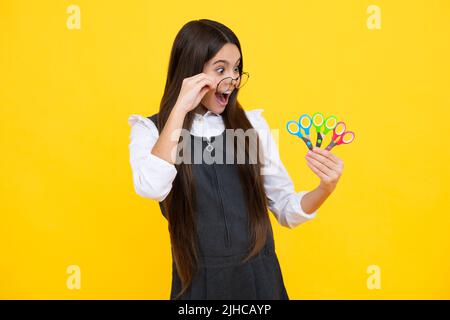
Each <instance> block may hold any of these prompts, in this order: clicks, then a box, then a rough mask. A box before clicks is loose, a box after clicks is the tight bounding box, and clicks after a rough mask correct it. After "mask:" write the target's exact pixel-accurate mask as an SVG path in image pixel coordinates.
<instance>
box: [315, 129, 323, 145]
mask: <svg viewBox="0 0 450 320" xmlns="http://www.w3.org/2000/svg"><path fill="white" fill-rule="evenodd" d="M322 141H323V136H322V134H321V133H320V132H317V139H316V147H317V148H320V146H321V145H322Z"/></svg>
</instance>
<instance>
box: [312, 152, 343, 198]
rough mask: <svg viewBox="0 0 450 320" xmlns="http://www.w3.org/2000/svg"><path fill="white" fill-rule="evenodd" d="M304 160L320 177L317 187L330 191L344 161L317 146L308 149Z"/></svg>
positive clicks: (334, 184) (340, 172) (336, 180)
mask: <svg viewBox="0 0 450 320" xmlns="http://www.w3.org/2000/svg"><path fill="white" fill-rule="evenodd" d="M306 162H307V164H308V166H309V167H310V168H311V170H312V171H313V172H314V173H315V174H316V175H317V176H318V177H319V178H320V186H319V187H320V188H322V189H324V190H325V191H327V192H330V193H331V192H332V191H333V190H334V188H336V184H337V183H338V181H339V178H340V177H341V174H342V170H343V169H344V162H343V161H342V160H341V159H339V158H338V157H337V156H335V155H334V154H332V153H331V152H330V151H328V150H325V149H320V148H317V147H313V151H308V154H307V155H306Z"/></svg>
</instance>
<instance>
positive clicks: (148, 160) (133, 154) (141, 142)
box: [128, 114, 177, 201]
mask: <svg viewBox="0 0 450 320" xmlns="http://www.w3.org/2000/svg"><path fill="white" fill-rule="evenodd" d="M128 124H129V125H130V126H131V132H130V144H129V152H130V164H131V171H132V175H133V185H134V189H135V191H136V193H137V194H138V195H140V196H142V197H145V198H150V199H154V200H157V201H163V200H164V199H165V198H166V196H167V195H168V194H169V192H170V190H171V189H172V182H173V180H174V179H175V177H176V174H177V170H176V168H175V166H174V165H173V164H171V163H169V162H167V161H165V160H163V159H161V158H159V157H157V156H155V155H153V154H151V150H152V149H153V146H154V145H155V143H156V141H157V140H158V137H159V133H158V129H157V128H156V125H155V124H154V123H153V122H152V121H151V120H149V119H148V118H145V117H143V116H141V115H137V114H134V115H131V116H130V117H129V118H128Z"/></svg>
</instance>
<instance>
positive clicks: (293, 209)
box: [247, 109, 317, 228]
mask: <svg viewBox="0 0 450 320" xmlns="http://www.w3.org/2000/svg"><path fill="white" fill-rule="evenodd" d="M262 111H263V110H262V109H255V110H251V111H247V117H248V119H249V120H250V122H251V123H252V125H253V127H254V128H255V129H256V130H257V131H258V135H259V136H260V139H261V142H262V149H263V150H262V151H263V155H264V157H263V159H264V163H263V166H262V172H261V174H262V175H263V180H264V188H265V192H266V196H267V199H268V204H269V209H270V211H272V213H273V214H274V215H275V217H276V218H277V220H278V222H279V223H280V224H281V225H282V226H285V227H288V228H295V227H296V226H298V225H299V224H301V223H304V222H306V221H308V220H311V219H313V218H314V217H315V216H316V215H317V210H316V211H314V212H313V213H311V214H308V213H306V212H304V211H303V208H302V207H301V200H302V198H303V196H304V195H305V194H306V193H307V191H300V192H296V191H295V188H294V184H293V182H292V179H291V177H290V176H289V174H288V172H287V171H286V168H285V167H284V165H283V163H282V161H281V159H280V155H279V152H278V147H277V145H276V143H275V140H274V138H273V136H272V134H271V132H270V127H269V125H268V123H267V121H266V120H265V119H264V117H263V116H262V115H261V113H262Z"/></svg>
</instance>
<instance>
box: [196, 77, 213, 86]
mask: <svg viewBox="0 0 450 320" xmlns="http://www.w3.org/2000/svg"><path fill="white" fill-rule="evenodd" d="M205 85H207V86H208V87H210V88H211V89H213V88H214V83H213V82H212V81H211V80H210V79H206V78H205V79H202V80H200V81H198V82H197V83H196V86H197V87H203V86H205Z"/></svg>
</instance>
